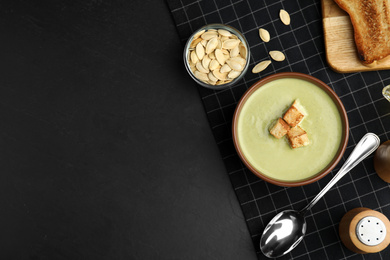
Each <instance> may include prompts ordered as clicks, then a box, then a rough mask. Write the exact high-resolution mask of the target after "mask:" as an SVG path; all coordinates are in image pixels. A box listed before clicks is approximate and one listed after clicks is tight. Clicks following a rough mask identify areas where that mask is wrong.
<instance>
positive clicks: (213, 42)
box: [206, 37, 218, 54]
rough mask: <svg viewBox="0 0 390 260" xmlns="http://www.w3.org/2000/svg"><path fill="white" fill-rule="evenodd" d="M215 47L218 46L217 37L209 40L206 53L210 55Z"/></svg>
mask: <svg viewBox="0 0 390 260" xmlns="http://www.w3.org/2000/svg"><path fill="white" fill-rule="evenodd" d="M217 45H218V38H217V37H213V38H211V39H210V40H209V41H208V42H207V44H206V53H207V54H210V53H212V52H213V51H214V50H215V48H217Z"/></svg>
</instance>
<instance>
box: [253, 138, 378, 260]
mask: <svg viewBox="0 0 390 260" xmlns="http://www.w3.org/2000/svg"><path fill="white" fill-rule="evenodd" d="M379 144H380V139H379V137H378V136H377V135H375V134H373V133H367V134H366V135H365V136H363V138H362V139H361V140H360V141H359V143H358V144H357V145H356V147H355V149H353V151H352V153H351V154H350V155H349V157H348V159H347V160H346V161H345V163H344V165H343V166H342V167H341V168H340V170H339V172H338V173H337V174H336V175H335V176H334V177H333V179H332V180H331V181H330V182H329V183H328V184H327V185H326V186H325V187H324V188H323V189H322V190H321V191H320V193H318V195H317V196H316V197H315V198H314V199H313V200H312V201H311V202H310V203H309V204H308V205H307V206H306V207H305V208H303V209H302V210H301V211H296V210H285V211H282V212H280V213H279V214H277V215H276V216H275V217H274V218H273V219H272V220H271V221H270V222H269V223H268V225H267V226H266V227H265V229H264V232H263V234H262V236H261V239H260V249H261V251H262V252H263V254H264V255H265V256H267V257H270V258H274V257H280V256H283V255H285V254H287V253H288V252H290V251H291V250H293V249H294V248H295V247H296V246H297V245H298V244H299V242H301V241H302V239H303V237H304V235H305V233H306V221H305V214H306V213H307V212H308V211H309V210H310V209H311V208H312V207H313V206H314V205H315V204H316V203H317V202H318V201H319V200H320V199H321V198H322V196H324V195H325V193H326V192H327V191H328V190H329V189H330V188H332V187H333V185H334V184H336V182H338V181H339V180H340V179H341V178H342V177H343V176H344V175H345V174H346V173H347V172H349V171H350V170H351V169H352V168H354V167H355V166H356V165H357V164H358V163H360V162H361V161H362V160H364V159H365V158H366V157H367V156H369V155H370V154H371V153H373V152H374V151H375V150H376V149H377V148H378V146H379Z"/></svg>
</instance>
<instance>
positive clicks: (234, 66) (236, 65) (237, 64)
mask: <svg viewBox="0 0 390 260" xmlns="http://www.w3.org/2000/svg"><path fill="white" fill-rule="evenodd" d="M226 63H227V64H228V65H229V66H230V68H232V69H233V70H237V71H242V70H243V69H244V67H243V65H241V63H240V62H238V61H236V60H233V59H228V60H227V61H226Z"/></svg>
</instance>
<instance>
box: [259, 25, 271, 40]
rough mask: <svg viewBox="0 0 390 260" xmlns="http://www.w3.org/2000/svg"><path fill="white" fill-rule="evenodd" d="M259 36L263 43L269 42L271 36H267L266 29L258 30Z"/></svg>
mask: <svg viewBox="0 0 390 260" xmlns="http://www.w3.org/2000/svg"><path fill="white" fill-rule="evenodd" d="M259 35H260V38H261V39H262V40H263V41H264V42H269V40H270V39H271V36H270V35H269V32H268V31H267V30H266V29H263V28H260V29H259Z"/></svg>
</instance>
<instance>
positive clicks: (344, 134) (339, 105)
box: [232, 72, 349, 187]
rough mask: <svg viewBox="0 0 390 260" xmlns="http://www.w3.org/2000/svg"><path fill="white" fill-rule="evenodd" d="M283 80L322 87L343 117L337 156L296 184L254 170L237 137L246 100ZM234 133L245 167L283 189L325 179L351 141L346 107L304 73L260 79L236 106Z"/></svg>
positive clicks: (327, 89)
mask: <svg viewBox="0 0 390 260" xmlns="http://www.w3.org/2000/svg"><path fill="white" fill-rule="evenodd" d="M282 78H297V79H303V80H306V81H309V82H311V83H313V84H314V85H316V86H317V87H320V88H321V89H322V90H324V91H325V92H326V93H327V94H328V95H329V96H330V98H331V99H332V100H333V102H335V104H336V106H337V109H338V111H339V113H340V116H341V121H342V138H341V140H342V141H341V145H340V147H339V149H338V151H337V153H336V156H335V157H334V158H333V160H332V161H331V162H330V163H329V164H328V165H327V166H326V167H325V168H324V169H323V170H322V171H320V172H319V173H317V174H316V175H314V176H313V177H310V178H308V179H304V180H299V181H294V182H287V181H281V180H277V179H273V178H270V177H268V176H266V175H264V174H262V173H261V172H260V171H258V170H257V169H256V168H254V167H253V166H252V165H251V164H250V163H249V161H248V160H247V159H246V158H245V156H244V154H243V152H242V151H241V148H240V146H239V143H238V135H237V129H236V128H237V120H238V117H239V114H240V112H241V109H242V107H243V105H244V104H245V102H246V100H247V99H248V98H249V97H250V96H251V95H252V94H253V93H254V92H255V91H256V90H257V89H259V88H260V87H262V86H263V85H265V84H266V83H268V82H271V81H273V80H276V79H282ZM232 132H233V143H234V147H235V149H236V151H237V153H238V156H239V157H240V159H241V161H242V162H243V163H244V164H245V166H246V167H247V168H248V169H249V170H250V171H251V172H252V173H253V174H255V175H256V176H257V177H259V178H261V179H263V180H265V181H267V182H269V183H272V184H275V185H278V186H282V187H297V186H303V185H307V184H311V183H313V182H316V181H318V180H320V179H321V178H323V177H325V176H326V175H327V174H329V173H330V172H331V171H332V170H333V169H334V167H336V165H337V164H338V163H339V161H340V160H341V158H342V157H343V154H344V152H345V150H346V148H347V144H348V139H349V122H348V115H347V112H346V110H345V108H344V105H343V103H342V102H341V100H340V98H339V97H338V96H337V94H336V93H335V92H334V91H333V90H332V89H331V88H330V87H329V86H328V85H327V84H325V83H324V82H323V81H321V80H319V79H317V78H315V77H313V76H311V75H308V74H304V73H299V72H280V73H276V74H272V75H270V76H267V77H265V78H263V79H260V80H259V81H257V82H255V83H254V84H253V85H252V86H251V87H250V88H249V89H247V90H246V92H245V93H244V95H243V96H242V97H241V99H240V100H239V102H238V104H237V106H236V109H235V111H234V115H233V124H232Z"/></svg>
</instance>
